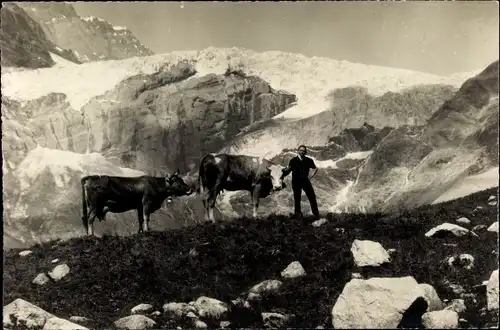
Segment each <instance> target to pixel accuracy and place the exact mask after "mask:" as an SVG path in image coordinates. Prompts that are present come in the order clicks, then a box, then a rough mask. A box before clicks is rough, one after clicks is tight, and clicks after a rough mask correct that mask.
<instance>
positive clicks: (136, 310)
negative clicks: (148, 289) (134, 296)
mask: <svg viewBox="0 0 500 330" xmlns="http://www.w3.org/2000/svg"><path fill="white" fill-rule="evenodd" d="M152 310H153V305H151V304H139V305H137V306H135V307H133V308H132V309H131V310H130V313H131V314H142V313H148V312H150V311H152Z"/></svg>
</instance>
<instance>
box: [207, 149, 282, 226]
mask: <svg viewBox="0 0 500 330" xmlns="http://www.w3.org/2000/svg"><path fill="white" fill-rule="evenodd" d="M283 169H284V166H281V165H276V164H273V163H271V162H270V161H269V160H267V159H264V158H259V157H252V156H246V155H229V154H216V155H215V154H208V155H206V156H204V157H203V158H202V160H201V163H200V170H199V178H198V180H199V182H198V184H199V191H200V192H201V193H202V194H203V205H204V207H205V221H212V222H215V219H214V207H215V201H216V199H217V196H218V194H219V193H220V192H221V191H222V190H223V189H224V190H228V191H237V190H247V191H249V192H250V195H251V198H252V204H253V217H254V218H256V217H257V208H258V207H259V199H260V198H265V197H267V196H269V195H270V194H271V193H272V192H274V191H278V190H281V189H283V188H285V184H284V183H283V177H282V176H283Z"/></svg>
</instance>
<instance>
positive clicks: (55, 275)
mask: <svg viewBox="0 0 500 330" xmlns="http://www.w3.org/2000/svg"><path fill="white" fill-rule="evenodd" d="M68 273H69V267H68V265H66V264H62V265H57V266H56V267H54V269H52V270H51V271H50V272H49V276H50V277H51V278H52V279H53V280H54V281H59V280H60V279H62V278H63V277H65V276H66V275H68Z"/></svg>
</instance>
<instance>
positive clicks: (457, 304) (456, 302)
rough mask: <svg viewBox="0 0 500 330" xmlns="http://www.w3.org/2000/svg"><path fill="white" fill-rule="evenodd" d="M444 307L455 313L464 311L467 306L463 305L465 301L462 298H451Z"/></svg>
mask: <svg viewBox="0 0 500 330" xmlns="http://www.w3.org/2000/svg"><path fill="white" fill-rule="evenodd" d="M445 309H446V310H451V311H455V312H457V313H463V312H465V310H466V309H467V307H465V302H464V300H463V299H453V300H452V301H451V303H450V304H449V305H448V306H446V308H445Z"/></svg>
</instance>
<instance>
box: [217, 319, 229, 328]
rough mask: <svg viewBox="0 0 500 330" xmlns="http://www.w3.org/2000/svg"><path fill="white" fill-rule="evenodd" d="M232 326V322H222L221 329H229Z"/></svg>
mask: <svg viewBox="0 0 500 330" xmlns="http://www.w3.org/2000/svg"><path fill="white" fill-rule="evenodd" d="M230 326H231V322H229V321H220V324H219V327H220V328H221V329H225V328H229V327H230Z"/></svg>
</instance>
